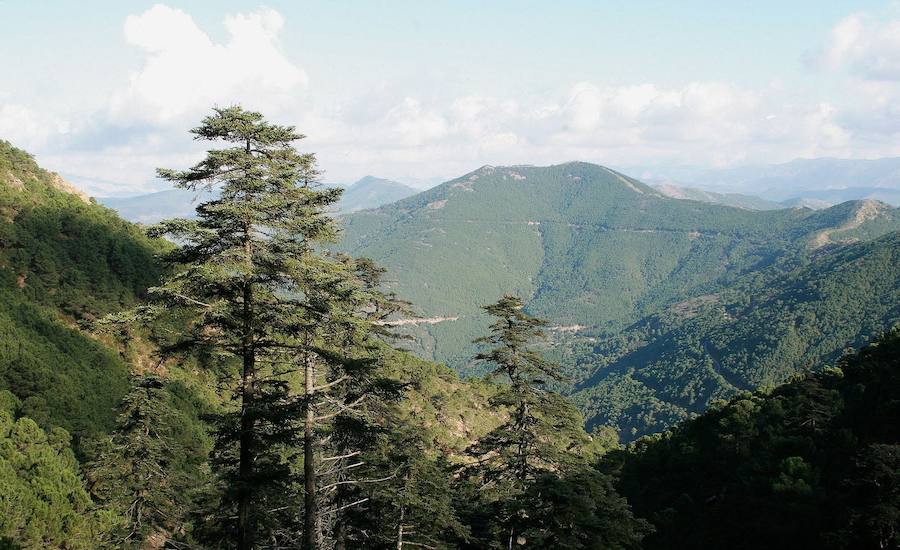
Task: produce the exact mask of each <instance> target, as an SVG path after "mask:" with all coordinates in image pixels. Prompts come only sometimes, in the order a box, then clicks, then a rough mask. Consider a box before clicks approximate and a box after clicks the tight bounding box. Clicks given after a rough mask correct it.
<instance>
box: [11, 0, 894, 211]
mask: <svg viewBox="0 0 900 550" xmlns="http://www.w3.org/2000/svg"><path fill="white" fill-rule="evenodd" d="M285 24H286V22H285V19H284V18H283V17H282V16H281V14H279V13H278V12H276V11H274V10H272V9H260V10H257V11H254V12H249V13H240V14H232V15H227V16H225V17H224V19H223V20H222V28H223V29H224V31H225V32H224V35H223V36H224V38H222V39H221V40H219V41H217V40H216V39H214V38H213V35H212V34H211V33H210V32H208V31H207V30H204V29H202V28H200V27H199V26H198V25H197V23H196V22H195V21H194V19H193V18H192V17H191V15H190V14H188V13H186V12H184V11H182V10H179V9H175V8H172V7H169V6H166V5H162V4H158V5H156V6H153V7H152V8H150V9H148V10H146V11H144V12H143V13H139V14H135V15H131V16H128V17H127V18H126V19H125V21H124V23H123V27H122V31H123V39H124V43H125V44H126V45H127V46H128V47H130V48H133V49H134V50H135V51H136V52H137V53H138V54H139V56H140V62H139V64H138V65H137V66H136V67H135V68H134V70H132V71H130V72H129V74H127V75H120V76H118V77H115V76H113V78H118V80H119V84H118V85H117V86H116V87H115V90H114V91H113V92H112V93H111V94H110V96H109V98H108V100H107V101H106V108H105V109H103V110H101V111H99V112H97V111H94V112H84V113H69V114H68V116H66V117H56V118H54V117H51V116H49V115H46V114H42V113H43V112H44V111H43V110H42V109H41V106H40V105H28V104H27V102H26V101H18V102H16V101H13V99H12V98H4V97H2V96H0V136H5V137H7V139H11V140H12V141H13V142H14V143H16V144H18V145H20V146H22V147H26V148H29V149H32V150H35V151H37V152H38V153H39V160H41V161H42V162H45V163H47V164H49V165H50V166H52V167H53V168H54V169H57V170H60V171H62V172H64V173H69V174H77V175H81V176H85V177H84V178H83V179H81V180H76V183H79V184H81V185H82V186H83V187H86V188H87V190H88V191H89V192H90V193H93V194H97V195H109V194H122V193H129V192H131V193H137V192H140V191H142V190H150V189H151V188H153V187H154V186H155V185H157V184H156V183H154V182H153V179H152V175H153V173H154V169H155V168H156V167H157V166H172V167H183V166H186V165H187V164H189V163H190V162H192V161H194V160H195V159H196V158H198V157H199V155H200V154H201V149H202V148H201V146H200V144H195V143H192V142H191V141H190V138H189V136H188V135H187V133H186V132H187V130H188V129H189V128H190V127H192V126H194V125H196V123H197V122H198V121H199V119H200V118H201V117H202V116H204V115H205V114H207V113H208V111H209V108H210V106H212V105H228V104H232V103H242V104H243V105H245V106H246V107H248V108H252V109H256V110H260V111H262V112H263V113H264V114H266V115H268V116H270V117H271V118H273V119H274V120H277V121H278V122H282V123H289V124H294V125H296V126H297V127H298V128H299V129H300V130H301V131H302V132H303V133H305V134H307V135H308V136H309V139H308V140H307V141H306V142H305V143H304V144H303V147H305V148H308V149H310V150H313V151H316V152H317V153H318V155H319V159H320V164H321V165H322V167H323V168H324V169H325V170H326V171H327V174H328V175H327V179H328V180H329V181H351V180H352V179H355V178H356V177H359V176H361V175H364V174H368V173H374V174H378V175H380V176H384V177H393V178H404V177H406V178H409V177H414V178H420V179H428V178H433V177H438V176H446V177H451V176H455V175H458V174H461V173H463V172H465V171H468V170H471V169H473V168H475V167H477V166H479V165H481V164H514V163H532V164H544V163H553V162H563V161H567V160H574V159H578V160H587V161H593V162H601V163H606V164H613V165H636V164H647V163H657V164H658V163H679V164H696V165H719V166H723V165H733V164H738V163H742V162H779V161H786V160H789V159H791V158H796V157H815V156H841V157H875V156H894V155H900V140H898V139H897V138H898V137H900V135H898V133H900V116H898V115H900V107H898V105H900V20H889V21H883V20H876V19H874V18H871V17H869V16H867V15H865V14H854V15H850V16H848V17H846V18H845V19H843V20H841V21H839V22H837V23H836V24H835V26H834V28H833V29H832V31H831V33H830V35H829V36H828V37H826V42H825V44H824V45H822V46H821V47H820V48H819V49H818V50H817V51H815V52H814V54H813V55H812V56H811V60H812V62H811V63H810V65H811V66H812V67H813V70H818V71H824V72H825V74H827V75H828V77H829V78H833V79H835V81H836V82H838V83H839V84H838V85H837V86H838V87H839V88H840V89H841V94H840V95H841V97H842V98H843V99H844V100H843V101H837V100H831V99H829V98H828V97H825V96H823V97H821V98H814V99H811V98H809V97H797V94H796V93H794V92H792V91H791V90H787V89H785V87H784V86H782V85H780V84H779V83H777V82H775V83H772V84H771V85H768V86H765V87H763V88H757V89H753V88H746V87H741V86H738V85H736V84H733V83H729V82H718V81H694V82H688V83H685V84H683V85H680V86H668V87H665V86H659V85H656V84H654V83H635V84H631V85H617V86H613V85H607V84H604V83H602V82H587V81H584V82H572V83H569V84H568V85H565V84H564V85H562V86H560V87H559V88H558V89H557V90H556V91H554V92H549V93H545V94H543V95H539V96H526V95H525V94H523V96H522V97H496V96H492V95H487V94H482V93H479V91H478V90H472V91H471V93H468V94H465V95H462V96H459V97H443V98H440V97H438V98H435V97H426V96H424V95H423V94H421V93H417V90H409V89H394V88H391V87H390V86H381V87H378V88H375V89H369V90H358V91H357V92H356V93H355V95H352V96H350V97H349V98H345V99H343V100H340V101H336V102H334V103H332V104H329V105H328V106H326V107H323V106H317V105H316V104H315V103H314V102H313V101H312V100H311V99H310V91H311V90H315V87H316V81H315V78H310V77H309V76H308V75H307V72H306V71H305V70H304V68H303V67H302V66H301V65H300V64H299V63H298V62H297V61H296V59H294V56H292V55H289V53H288V52H286V51H285V49H284V47H283V45H282V43H281V36H282V33H283V32H284V28H285ZM216 30H218V29H216ZM846 98H850V100H849V101H848V100H847V99H846Z"/></svg>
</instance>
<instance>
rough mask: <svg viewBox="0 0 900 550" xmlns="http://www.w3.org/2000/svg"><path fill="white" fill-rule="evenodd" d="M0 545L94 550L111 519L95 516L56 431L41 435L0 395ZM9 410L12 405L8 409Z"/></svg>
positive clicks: (66, 447) (64, 441)
mask: <svg viewBox="0 0 900 550" xmlns="http://www.w3.org/2000/svg"><path fill="white" fill-rule="evenodd" d="M0 400H2V402H3V404H4V405H3V406H2V407H0V546H2V545H3V544H4V541H5V544H6V547H11V548H22V549H29V550H31V549H34V550H39V549H43V548H67V549H82V548H83V549H91V548H94V547H95V546H94V544H95V537H96V535H97V534H98V532H99V531H100V530H101V529H103V528H105V526H106V525H107V524H108V522H110V521H113V520H114V518H113V517H111V516H109V515H107V514H98V513H96V512H95V511H93V509H92V504H91V500H90V498H89V497H88V494H87V492H86V491H85V490H84V486H83V483H82V479H81V474H80V472H79V469H78V462H77V461H76V460H75V456H74V455H73V453H72V451H71V449H70V448H69V434H68V433H66V431H65V430H63V429H62V428H54V429H52V430H50V431H49V432H45V431H44V430H42V429H41V428H40V427H39V426H38V425H37V423H35V422H34V421H33V420H31V419H30V418H26V417H20V418H18V420H16V419H15V418H14V413H15V412H16V411H15V410H14V409H13V406H15V404H16V403H17V400H16V399H15V398H14V397H13V396H12V394H10V393H9V392H4V391H0ZM10 405H12V406H10Z"/></svg>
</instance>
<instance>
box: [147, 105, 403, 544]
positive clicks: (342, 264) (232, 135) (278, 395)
mask: <svg viewBox="0 0 900 550" xmlns="http://www.w3.org/2000/svg"><path fill="white" fill-rule="evenodd" d="M192 132H193V133H194V134H195V137H196V139H200V140H207V141H212V142H219V143H223V142H224V144H225V147H224V148H221V149H213V150H210V151H208V153H207V156H206V158H205V159H203V160H202V161H200V162H199V163H197V164H196V165H195V166H193V167H192V168H190V169H188V170H186V171H174V170H160V171H159V175H160V177H162V178H164V179H167V180H169V181H172V182H173V183H174V184H175V185H176V186H177V187H180V188H184V189H188V190H193V191H196V190H200V189H204V188H215V189H216V190H217V191H218V197H217V198H214V199H212V200H209V201H207V202H204V203H201V204H200V205H199V206H198V208H197V219H196V220H185V219H177V220H169V221H165V222H162V223H160V224H159V225H158V226H157V227H156V229H155V230H154V233H155V234H156V235H169V236H170V237H172V238H173V240H175V241H176V242H177V243H178V246H177V247H176V248H175V249H174V250H172V251H171V252H170V253H169V254H168V255H167V256H166V259H167V261H168V263H169V265H170V266H171V268H172V271H173V274H172V275H170V276H169V277H168V278H167V279H166V281H165V282H164V284H162V285H160V286H159V287H156V288H153V289H151V290H150V293H151V296H152V298H153V299H154V302H155V303H154V304H153V305H151V306H149V307H148V308H147V309H146V310H145V313H146V314H148V315H150V316H152V315H154V314H159V313H160V312H161V311H171V310H172V309H178V310H180V311H185V312H187V315H185V317H187V318H188V319H189V322H188V329H187V331H186V332H185V333H184V334H179V335H178V336H177V337H176V338H175V339H174V340H172V341H170V342H169V344H167V345H166V346H165V349H164V350H163V351H164V352H173V353H174V352H184V351H192V352H200V353H202V354H203V356H204V357H206V358H208V359H207V361H206V362H207V363H209V364H210V366H211V367H212V368H214V369H216V370H217V372H219V373H220V374H222V377H223V380H225V381H226V382H228V384H227V389H228V390H229V391H230V393H231V395H233V397H234V400H235V402H236V406H235V407H234V408H233V410H232V411H230V412H228V413H226V414H223V415H221V417H220V418H219V419H218V423H217V424H218V427H219V433H218V443H217V451H216V454H215V464H217V465H218V466H219V471H220V472H221V473H222V479H223V486H224V487H226V489H227V495H226V497H227V499H226V501H227V502H228V503H232V505H233V506H234V509H233V511H232V510H231V509H229V508H228V507H225V508H223V510H222V515H223V516H224V517H231V516H232V515H233V516H236V518H237V522H236V525H235V526H234V529H233V531H232V532H227V531H226V532H225V533H223V535H222V539H221V541H220V542H219V544H225V541H231V540H235V541H236V546H237V547H238V548H239V549H242V550H243V549H249V548H253V547H254V546H256V545H257V542H256V541H263V540H265V542H266V543H267V544H271V545H276V546H277V545H295V546H303V547H305V548H307V549H308V550H315V549H316V548H319V547H321V545H322V543H323V540H324V537H326V536H327V535H328V533H327V530H326V529H325V526H324V525H323V520H322V518H323V516H324V515H326V514H330V515H329V517H334V513H336V510H335V507H334V506H333V505H332V504H333V503H331V502H328V499H327V498H326V497H325V496H323V495H322V494H321V492H320V485H322V484H323V483H324V484H325V485H330V484H333V483H337V481H335V480H334V478H335V476H336V475H345V474H346V475H350V474H349V473H348V472H349V471H350V470H353V469H354V467H353V464H352V459H353V457H356V456H358V454H359V452H358V451H352V450H349V449H347V448H339V449H338V452H336V453H328V452H327V451H331V450H333V449H334V448H335V445H336V442H341V441H349V440H351V439H352V437H350V436H347V435H346V432H347V430H346V429H345V426H353V425H354V422H352V421H351V420H353V419H357V420H358V419H360V418H361V415H363V414H364V411H365V408H366V403H367V401H368V399H369V398H370V397H372V396H373V395H376V394H377V393H378V388H379V387H380V386H382V385H384V384H383V381H382V380H381V379H380V378H379V377H378V376H377V373H376V370H377V365H378V361H379V360H380V359H379V354H378V353H377V352H376V349H375V347H374V345H373V343H374V340H373V338H374V337H375V335H376V334H377V333H379V332H381V329H379V328H378V326H377V325H376V324H375V322H376V320H377V319H378V318H379V317H378V315H376V314H375V313H373V312H378V311H382V312H386V311H387V310H385V309H384V308H385V306H386V304H387V303H388V300H387V299H386V298H385V297H383V296H381V295H380V293H379V292H378V291H377V289H376V288H374V286H373V284H370V283H369V282H367V281H366V279H367V278H371V277H372V276H374V275H376V274H378V273H380V271H379V270H378V268H376V267H375V266H374V265H373V264H371V262H366V261H356V260H353V259H351V258H347V257H345V256H340V255H332V254H329V253H328V252H327V250H326V246H327V245H328V243H330V242H333V240H334V239H335V237H336V234H337V228H336V225H335V221H334V220H333V218H332V217H331V216H329V214H328V212H329V209H330V207H331V206H332V205H333V204H334V203H335V202H336V201H337V200H338V199H339V197H340V190H339V189H328V188H323V187H321V186H320V185H318V184H317V183H316V180H317V177H318V175H319V172H318V171H317V169H316V163H315V157H314V156H313V155H312V154H308V153H300V152H298V151H297V150H296V149H295V148H294V142H296V141H297V140H300V139H302V138H303V137H304V136H302V135H301V134H299V133H297V132H296V131H295V130H294V128H293V127H288V126H278V125H274V124H270V123H268V122H266V121H265V120H264V119H263V117H262V115H260V114H259V113H254V112H250V111H246V110H244V109H242V108H241V107H228V108H221V109H215V113H214V114H213V115H212V116H209V117H207V118H206V119H204V120H203V122H202V124H201V125H200V126H199V127H198V128H195V129H194V130H193V131H192ZM385 314H387V313H385ZM348 461H349V462H348ZM297 464H302V473H298V472H296V467H295V466H296V465H297ZM298 478H299V479H301V480H302V484H301V487H302V489H301V490H300V492H302V493H303V498H302V506H300V505H298V498H297V489H298V486H297V484H295V481H296V480H297V479H298ZM340 481H347V484H348V485H349V484H350V481H351V480H349V479H347V480H345V479H341V480H340ZM329 494H330V493H329ZM328 505H331V507H330V508H327V509H323V506H328ZM349 505H352V503H349V504H346V505H344V504H342V505H341V506H349ZM300 515H302V517H303V526H302V528H300V527H299V526H297V525H296V524H295V518H296V517H298V516H300ZM260 543H261V542H260Z"/></svg>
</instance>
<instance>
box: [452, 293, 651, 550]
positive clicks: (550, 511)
mask: <svg viewBox="0 0 900 550" xmlns="http://www.w3.org/2000/svg"><path fill="white" fill-rule="evenodd" d="M522 309H523V303H522V300H520V299H519V298H516V297H514V296H510V295H506V296H504V297H503V298H501V299H500V300H499V301H497V302H496V303H494V304H491V305H489V306H485V310H487V312H488V313H490V314H491V315H492V316H494V317H495V318H496V321H495V322H494V323H493V324H492V325H491V327H490V328H491V333H490V335H489V336H486V337H483V338H479V339H478V340H477V341H478V342H480V343H486V344H490V345H491V346H492V347H491V348H490V349H488V350H487V351H485V352H482V353H480V354H478V356H477V360H479V361H484V362H487V363H488V364H489V365H490V366H491V367H492V368H493V371H492V375H493V376H494V377H497V378H501V379H502V380H503V381H504V382H505V384H504V385H503V386H502V387H501V389H500V390H499V391H498V392H497V395H496V396H494V397H493V398H492V399H491V401H490V403H491V405H492V406H494V407H496V408H497V409H499V410H502V411H504V412H506V413H507V414H508V419H507V420H506V421H505V422H503V423H502V424H500V425H499V426H498V427H497V428H495V429H494V430H492V431H490V432H489V433H488V434H486V435H485V436H484V437H482V438H481V439H480V440H479V441H478V442H476V443H475V444H474V445H472V446H471V447H470V449H469V454H470V455H471V456H472V457H473V458H474V459H475V462H473V463H472V464H471V465H470V466H469V467H468V468H467V471H468V474H469V475H473V474H474V475H473V477H472V478H470V479H468V480H464V481H463V482H462V490H463V491H464V492H468V491H473V490H475V492H476V494H479V497H478V498H477V499H476V502H477V504H476V505H475V507H474V509H469V510H468V511H467V519H468V521H470V522H472V523H474V525H473V526H472V527H471V529H472V530H473V531H474V533H475V536H476V540H478V539H480V540H478V542H477V544H480V545H484V546H488V547H491V548H512V547H514V546H519V547H524V548H633V547H637V545H638V543H639V542H640V540H641V538H642V536H643V535H644V534H645V533H646V531H647V525H646V524H645V523H644V522H643V521H641V520H636V519H635V518H634V517H633V516H632V515H631V512H630V511H629V509H628V506H627V504H626V503H625V501H624V500H623V499H622V498H621V497H619V496H618V494H617V493H616V492H615V490H614V489H613V488H612V483H611V480H610V479H609V478H608V477H607V476H604V475H603V474H601V473H599V472H597V471H595V470H593V469H591V468H589V467H587V465H586V463H587V458H589V456H586V455H589V453H590V451H591V450H592V449H593V448H595V447H592V446H591V445H590V444H589V438H588V437H587V434H585V433H584V431H583V430H582V419H581V416H580V415H579V414H578V412H577V410H575V408H574V407H573V406H572V405H571V404H570V403H568V402H567V401H565V399H563V398H562V397H561V396H560V395H558V394H555V393H552V392H547V391H546V390H545V389H544V385H545V380H548V379H557V380H558V379H559V378H560V375H559V374H558V372H557V370H558V369H559V366H558V365H555V364H553V363H551V362H548V361H547V360H545V359H544V358H543V357H542V356H541V355H540V354H539V353H538V352H536V351H535V350H534V349H532V348H531V346H533V344H534V343H535V340H537V339H540V338H542V337H543V336H544V333H543V330H542V329H543V327H544V325H545V322H544V321H542V320H539V319H535V318H533V317H531V316H529V315H527V314H525V313H524V312H523V311H522ZM476 486H477V489H474V487H476ZM484 516H487V517H484ZM467 542H468V541H467Z"/></svg>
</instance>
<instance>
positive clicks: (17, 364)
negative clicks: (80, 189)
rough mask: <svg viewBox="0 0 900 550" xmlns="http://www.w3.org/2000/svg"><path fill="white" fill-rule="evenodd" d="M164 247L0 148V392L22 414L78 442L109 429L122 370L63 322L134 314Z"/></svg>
mask: <svg viewBox="0 0 900 550" xmlns="http://www.w3.org/2000/svg"><path fill="white" fill-rule="evenodd" d="M164 247H165V245H163V244H162V243H161V242H158V241H152V240H150V239H148V238H147V237H146V236H144V235H143V234H142V232H141V231H140V230H139V229H138V228H137V227H135V226H133V225H132V224H129V223H127V222H124V221H123V220H121V219H119V218H118V217H117V216H116V215H115V213H113V212H112V211H110V210H108V209H106V208H103V207H101V206H99V205H96V204H93V203H91V202H88V201H86V200H85V199H83V198H82V197H80V196H78V195H76V194H74V192H73V191H72V190H71V189H70V188H68V187H67V184H66V183H65V182H63V181H62V180H61V179H60V178H59V176H57V175H56V174H52V173H50V172H47V171H45V170H42V169H41V168H39V167H38V166H37V164H35V162H34V159H33V158H32V157H31V156H30V155H28V154H27V153H25V152H24V151H21V150H19V149H16V148H14V147H12V146H11V145H10V144H9V143H7V142H5V141H0V388H5V389H8V390H10V391H12V392H13V393H14V394H15V395H16V396H18V397H19V398H20V399H22V400H23V405H22V407H23V414H25V415H27V416H29V417H31V418H32V419H34V420H36V421H37V422H39V423H40V424H41V425H42V426H45V427H50V426H62V427H64V428H65V429H66V430H68V431H70V432H71V433H72V434H73V435H74V436H75V438H76V441H77V442H81V441H82V440H83V439H85V438H88V439H89V438H93V437H96V436H98V435H99V434H101V433H103V432H105V431H108V430H109V429H110V428H111V427H112V424H113V420H114V412H113V409H114V407H115V405H116V403H117V402H118V401H119V399H120V398H121V397H122V395H124V393H125V391H126V390H127V387H128V368H127V367H126V365H125V362H124V361H122V360H121V358H120V357H119V356H118V354H116V353H115V352H114V351H113V350H110V349H109V348H108V347H106V346H104V345H102V344H101V343H99V342H97V341H96V340H94V339H91V338H88V337H86V336H85V335H83V334H82V333H80V332H79V331H78V330H75V329H74V327H73V324H74V323H73V319H72V318H74V319H78V320H89V319H91V318H93V317H95V316H97V315H99V314H103V313H107V312H110V311H114V310H118V309H120V308H121V307H124V306H129V305H132V304H134V303H135V302H136V300H137V299H138V298H139V297H140V296H141V295H142V294H143V293H144V291H145V289H146V287H147V286H149V285H151V284H153V283H155V282H156V280H157V278H158V276H159V274H160V273H161V267H160V266H159V265H158V263H157V262H156V261H155V259H154V254H155V253H156V252H158V251H159V250H162V249H163V248H164ZM98 388H102V389H103V391H97V389H98ZM79 444H80V443H79Z"/></svg>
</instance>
